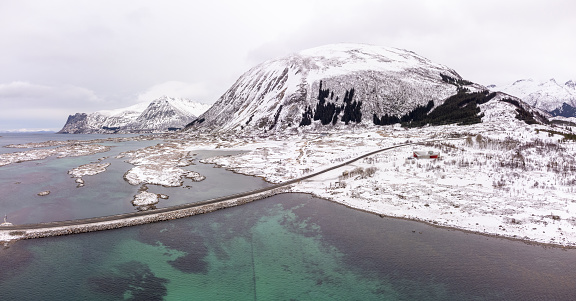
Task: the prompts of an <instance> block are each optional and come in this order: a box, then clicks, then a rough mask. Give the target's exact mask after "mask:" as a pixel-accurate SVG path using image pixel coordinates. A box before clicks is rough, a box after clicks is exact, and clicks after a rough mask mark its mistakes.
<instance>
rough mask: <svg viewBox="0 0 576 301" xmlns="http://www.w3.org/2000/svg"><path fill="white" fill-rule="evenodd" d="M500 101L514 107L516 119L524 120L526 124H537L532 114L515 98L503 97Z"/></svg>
mask: <svg viewBox="0 0 576 301" xmlns="http://www.w3.org/2000/svg"><path fill="white" fill-rule="evenodd" d="M500 101H503V102H507V103H509V104H512V105H514V106H515V107H516V119H518V120H522V121H524V122H525V123H526V124H538V123H539V122H538V121H536V118H534V114H532V113H531V112H529V111H527V110H526V109H524V108H523V107H522V106H521V105H520V103H519V102H518V101H517V100H514V99H511V98H504V99H501V100H500Z"/></svg>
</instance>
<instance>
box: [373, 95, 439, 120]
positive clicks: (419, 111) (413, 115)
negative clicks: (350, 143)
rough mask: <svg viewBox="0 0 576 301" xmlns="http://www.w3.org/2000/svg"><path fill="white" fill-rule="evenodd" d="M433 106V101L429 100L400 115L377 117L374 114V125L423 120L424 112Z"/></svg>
mask: <svg viewBox="0 0 576 301" xmlns="http://www.w3.org/2000/svg"><path fill="white" fill-rule="evenodd" d="M433 107H434V101H432V100H431V101H429V102H428V104H426V105H425V106H417V107H416V108H415V109H414V110H412V111H410V112H408V113H407V114H405V115H403V116H402V117H397V116H389V115H388V114H386V115H384V116H382V117H380V118H379V117H378V115H376V114H374V116H373V121H374V124H375V125H390V124H395V123H406V122H411V121H415V120H423V119H424V118H425V117H426V114H428V112H430V110H432V108H433Z"/></svg>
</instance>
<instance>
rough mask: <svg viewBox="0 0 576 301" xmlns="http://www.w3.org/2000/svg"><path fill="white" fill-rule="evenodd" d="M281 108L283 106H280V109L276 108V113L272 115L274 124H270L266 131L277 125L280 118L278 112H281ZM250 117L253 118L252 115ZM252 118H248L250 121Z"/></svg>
mask: <svg viewBox="0 0 576 301" xmlns="http://www.w3.org/2000/svg"><path fill="white" fill-rule="evenodd" d="M283 107H284V105H280V107H278V111H276V114H274V123H272V125H271V126H270V128H269V129H268V130H271V129H273V128H274V127H275V126H276V124H277V123H278V118H279V117H280V112H282V108H283ZM252 116H254V115H252ZM252 116H250V120H252ZM250 120H249V121H250Z"/></svg>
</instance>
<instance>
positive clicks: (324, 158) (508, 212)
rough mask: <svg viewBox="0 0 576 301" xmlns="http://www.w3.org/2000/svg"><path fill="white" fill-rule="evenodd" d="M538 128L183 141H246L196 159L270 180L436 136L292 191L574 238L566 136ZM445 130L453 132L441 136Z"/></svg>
mask: <svg viewBox="0 0 576 301" xmlns="http://www.w3.org/2000/svg"><path fill="white" fill-rule="evenodd" d="M512 120H513V119H512ZM543 129H547V127H545V126H542V125H525V124H523V123H520V122H516V121H512V122H510V123H509V124H502V123H501V122H497V123H492V124H491V123H484V124H480V125H472V126H443V127H429V128H420V129H404V128H400V127H398V126H396V127H392V126H389V127H374V128H371V129H356V130H345V131H340V132H337V133H330V134H306V133H301V134H299V135H288V136H276V137H273V138H262V139H254V138H239V137H233V136H230V137H220V138H212V139H213V141H210V142H208V141H206V140H205V139H201V140H203V142H202V143H199V142H195V143H190V144H189V145H188V146H185V150H186V151H193V150H194V149H201V148H206V147H209V148H212V147H213V148H216V147H218V148H232V149H242V150H249V152H247V153H243V154H239V155H236V156H227V157H215V158H209V159H207V160H205V161H206V162H207V163H216V164H218V165H220V166H222V167H225V168H227V169H230V170H233V171H235V172H238V173H243V174H247V175H255V176H261V177H264V178H265V179H267V180H268V181H270V182H274V183H280V182H283V181H286V180H290V179H293V178H297V177H300V176H303V175H306V174H308V173H312V172H314V171H319V170H323V169H325V168H327V167H330V166H333V165H337V164H339V163H341V162H343V161H346V160H348V159H351V158H354V157H357V156H359V155H362V154H365V153H368V152H371V151H374V150H377V149H381V148H385V147H389V146H393V145H397V144H402V143H406V142H419V141H427V140H437V139H440V140H442V139H446V140H445V141H440V142H434V143H426V144H425V145H412V146H405V147H400V148H396V149H393V150H390V151H386V152H382V153H379V154H377V155H374V156H371V157H368V158H365V159H362V160H360V161H357V162H355V163H354V164H351V165H348V166H345V167H341V168H339V169H337V170H333V171H330V172H328V173H326V174H322V175H319V176H317V177H314V178H312V179H309V180H306V181H303V182H300V183H298V184H296V185H294V186H293V188H292V191H294V192H306V193H311V194H314V195H316V196H318V197H322V198H325V199H329V200H332V201H335V202H338V203H342V204H345V205H347V206H350V207H352V208H357V209H361V210H366V211H370V212H373V213H376V214H381V215H386V216H394V217H400V218H408V219H414V220H420V221H424V222H427V223H430V224H434V225H438V226H444V227H453V228H458V229H464V230H469V231H474V232H478V233H484V234H490V235H499V236H505V237H510V238H517V239H523V240H527V241H534V242H540V243H550V244H557V245H563V246H576V229H575V226H576V198H575V197H574V191H575V186H576V175H575V174H574V172H575V171H576V160H575V155H576V144H575V143H574V141H563V138H564V137H563V136H562V135H558V134H556V135H554V134H551V133H549V132H547V131H544V130H543ZM555 130H560V129H555ZM563 130H564V129H563ZM454 137H460V139H453V140H448V139H450V138H454ZM191 139H197V138H192V137H191ZM214 139H215V140H214ZM183 145H185V144H183ZM414 150H425V151H428V150H434V151H440V153H441V156H440V158H439V159H432V160H431V159H413V158H411V157H412V152H413V151H414Z"/></svg>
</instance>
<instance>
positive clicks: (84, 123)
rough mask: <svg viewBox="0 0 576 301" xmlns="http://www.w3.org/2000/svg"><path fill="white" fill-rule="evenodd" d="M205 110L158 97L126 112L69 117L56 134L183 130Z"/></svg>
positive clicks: (195, 105) (198, 106) (107, 112)
mask: <svg viewBox="0 0 576 301" xmlns="http://www.w3.org/2000/svg"><path fill="white" fill-rule="evenodd" d="M209 107H210V105H207V104H201V103H197V102H193V101H191V100H189V99H182V98H170V97H168V96H162V97H159V98H157V99H155V100H153V101H151V102H150V103H139V104H137V105H134V106H130V107H127V108H122V109H116V110H109V111H98V112H94V113H91V114H85V113H82V114H76V115H70V117H69V118H68V121H67V122H66V124H65V125H64V127H63V128H62V130H60V133H70V134H76V133H88V134H90V133H139V132H164V131H167V130H173V129H177V128H182V127H184V126H185V125H186V124H188V123H189V122H190V121H192V120H194V119H196V117H197V116H198V115H200V114H202V113H204V111H206V110H207V109H208V108H209Z"/></svg>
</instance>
